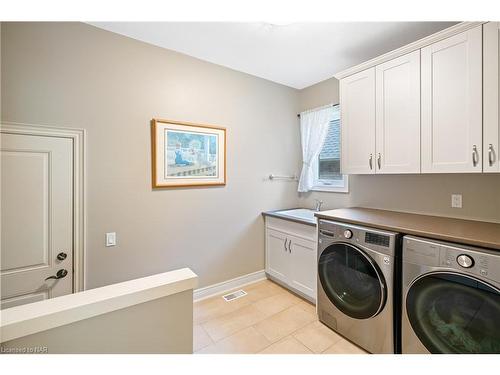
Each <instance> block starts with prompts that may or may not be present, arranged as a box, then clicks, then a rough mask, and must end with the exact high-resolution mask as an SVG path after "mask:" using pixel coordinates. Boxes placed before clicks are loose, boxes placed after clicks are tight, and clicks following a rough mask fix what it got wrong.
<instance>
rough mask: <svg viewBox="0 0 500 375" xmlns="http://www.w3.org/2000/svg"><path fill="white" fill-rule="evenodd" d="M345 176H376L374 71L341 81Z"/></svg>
mask: <svg viewBox="0 0 500 375" xmlns="http://www.w3.org/2000/svg"><path fill="white" fill-rule="evenodd" d="M340 116H341V123H342V160H341V162H342V173H344V174H370V173H375V68H374V67H373V68H370V69H367V70H364V71H362V72H359V73H356V74H353V75H351V76H349V77H346V78H344V79H342V80H341V81H340Z"/></svg>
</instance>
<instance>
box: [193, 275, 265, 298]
mask: <svg viewBox="0 0 500 375" xmlns="http://www.w3.org/2000/svg"><path fill="white" fill-rule="evenodd" d="M264 279H266V272H265V271H264V270H261V271H257V272H252V273H249V274H247V275H243V276H240V277H236V278H234V279H231V280H227V281H223V282H221V283H217V284H213V285H209V286H205V287H203V288H198V289H195V290H194V292H193V300H194V301H195V302H196V301H201V300H203V299H206V298H209V297H212V296H215V295H217V294H222V293H224V292H229V291H231V290H233V289H237V288H241V287H242V286H245V285H248V284H252V283H254V282H256V281H260V280H264Z"/></svg>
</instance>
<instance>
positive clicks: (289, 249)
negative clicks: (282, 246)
mask: <svg viewBox="0 0 500 375" xmlns="http://www.w3.org/2000/svg"><path fill="white" fill-rule="evenodd" d="M288 251H289V252H290V254H291V253H292V240H290V242H288Z"/></svg>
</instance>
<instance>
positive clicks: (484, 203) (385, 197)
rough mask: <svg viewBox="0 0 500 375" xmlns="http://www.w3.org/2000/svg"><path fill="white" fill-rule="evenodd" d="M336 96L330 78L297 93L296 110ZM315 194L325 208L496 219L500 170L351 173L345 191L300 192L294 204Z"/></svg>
mask: <svg viewBox="0 0 500 375" xmlns="http://www.w3.org/2000/svg"><path fill="white" fill-rule="evenodd" d="M338 101H339V84H338V80H337V79H335V78H331V79H329V80H326V81H323V82H320V83H318V84H316V85H314V86H311V87H308V88H306V89H304V90H302V91H301V92H300V108H301V110H306V109H311V108H315V107H319V106H321V105H325V104H329V103H338ZM452 193H453V194H454V193H458V194H462V196H463V208H461V209H457V208H451V194H452ZM314 199H321V200H323V201H324V202H325V204H324V208H326V209H332V208H338V207H353V206H361V207H371V208H381V209H388V210H395V211H406V212H416V213H424V214H431V215H438V216H451V217H458V218H469V219H477V220H485V221H495V222H500V174H437V175H431V174H425V175H379V176H377V175H365V176H350V177H349V193H348V194H343V193H320V192H311V193H306V194H300V195H299V202H300V203H299V205H300V206H306V207H307V206H311V207H312V205H313V204H314Z"/></svg>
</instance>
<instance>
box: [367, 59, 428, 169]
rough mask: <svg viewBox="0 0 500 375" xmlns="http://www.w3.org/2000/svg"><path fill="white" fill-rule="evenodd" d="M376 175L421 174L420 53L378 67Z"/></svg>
mask: <svg viewBox="0 0 500 375" xmlns="http://www.w3.org/2000/svg"><path fill="white" fill-rule="evenodd" d="M376 96H377V98H376V113H377V116H376V117H377V118H376V132H375V133H376V143H375V151H376V153H377V154H376V163H375V166H376V167H375V170H376V171H377V173H420V51H415V52H412V53H409V54H407V55H404V56H401V57H398V58H397V59H394V60H391V61H388V62H386V63H384V64H381V65H378V66H377V67H376Z"/></svg>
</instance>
